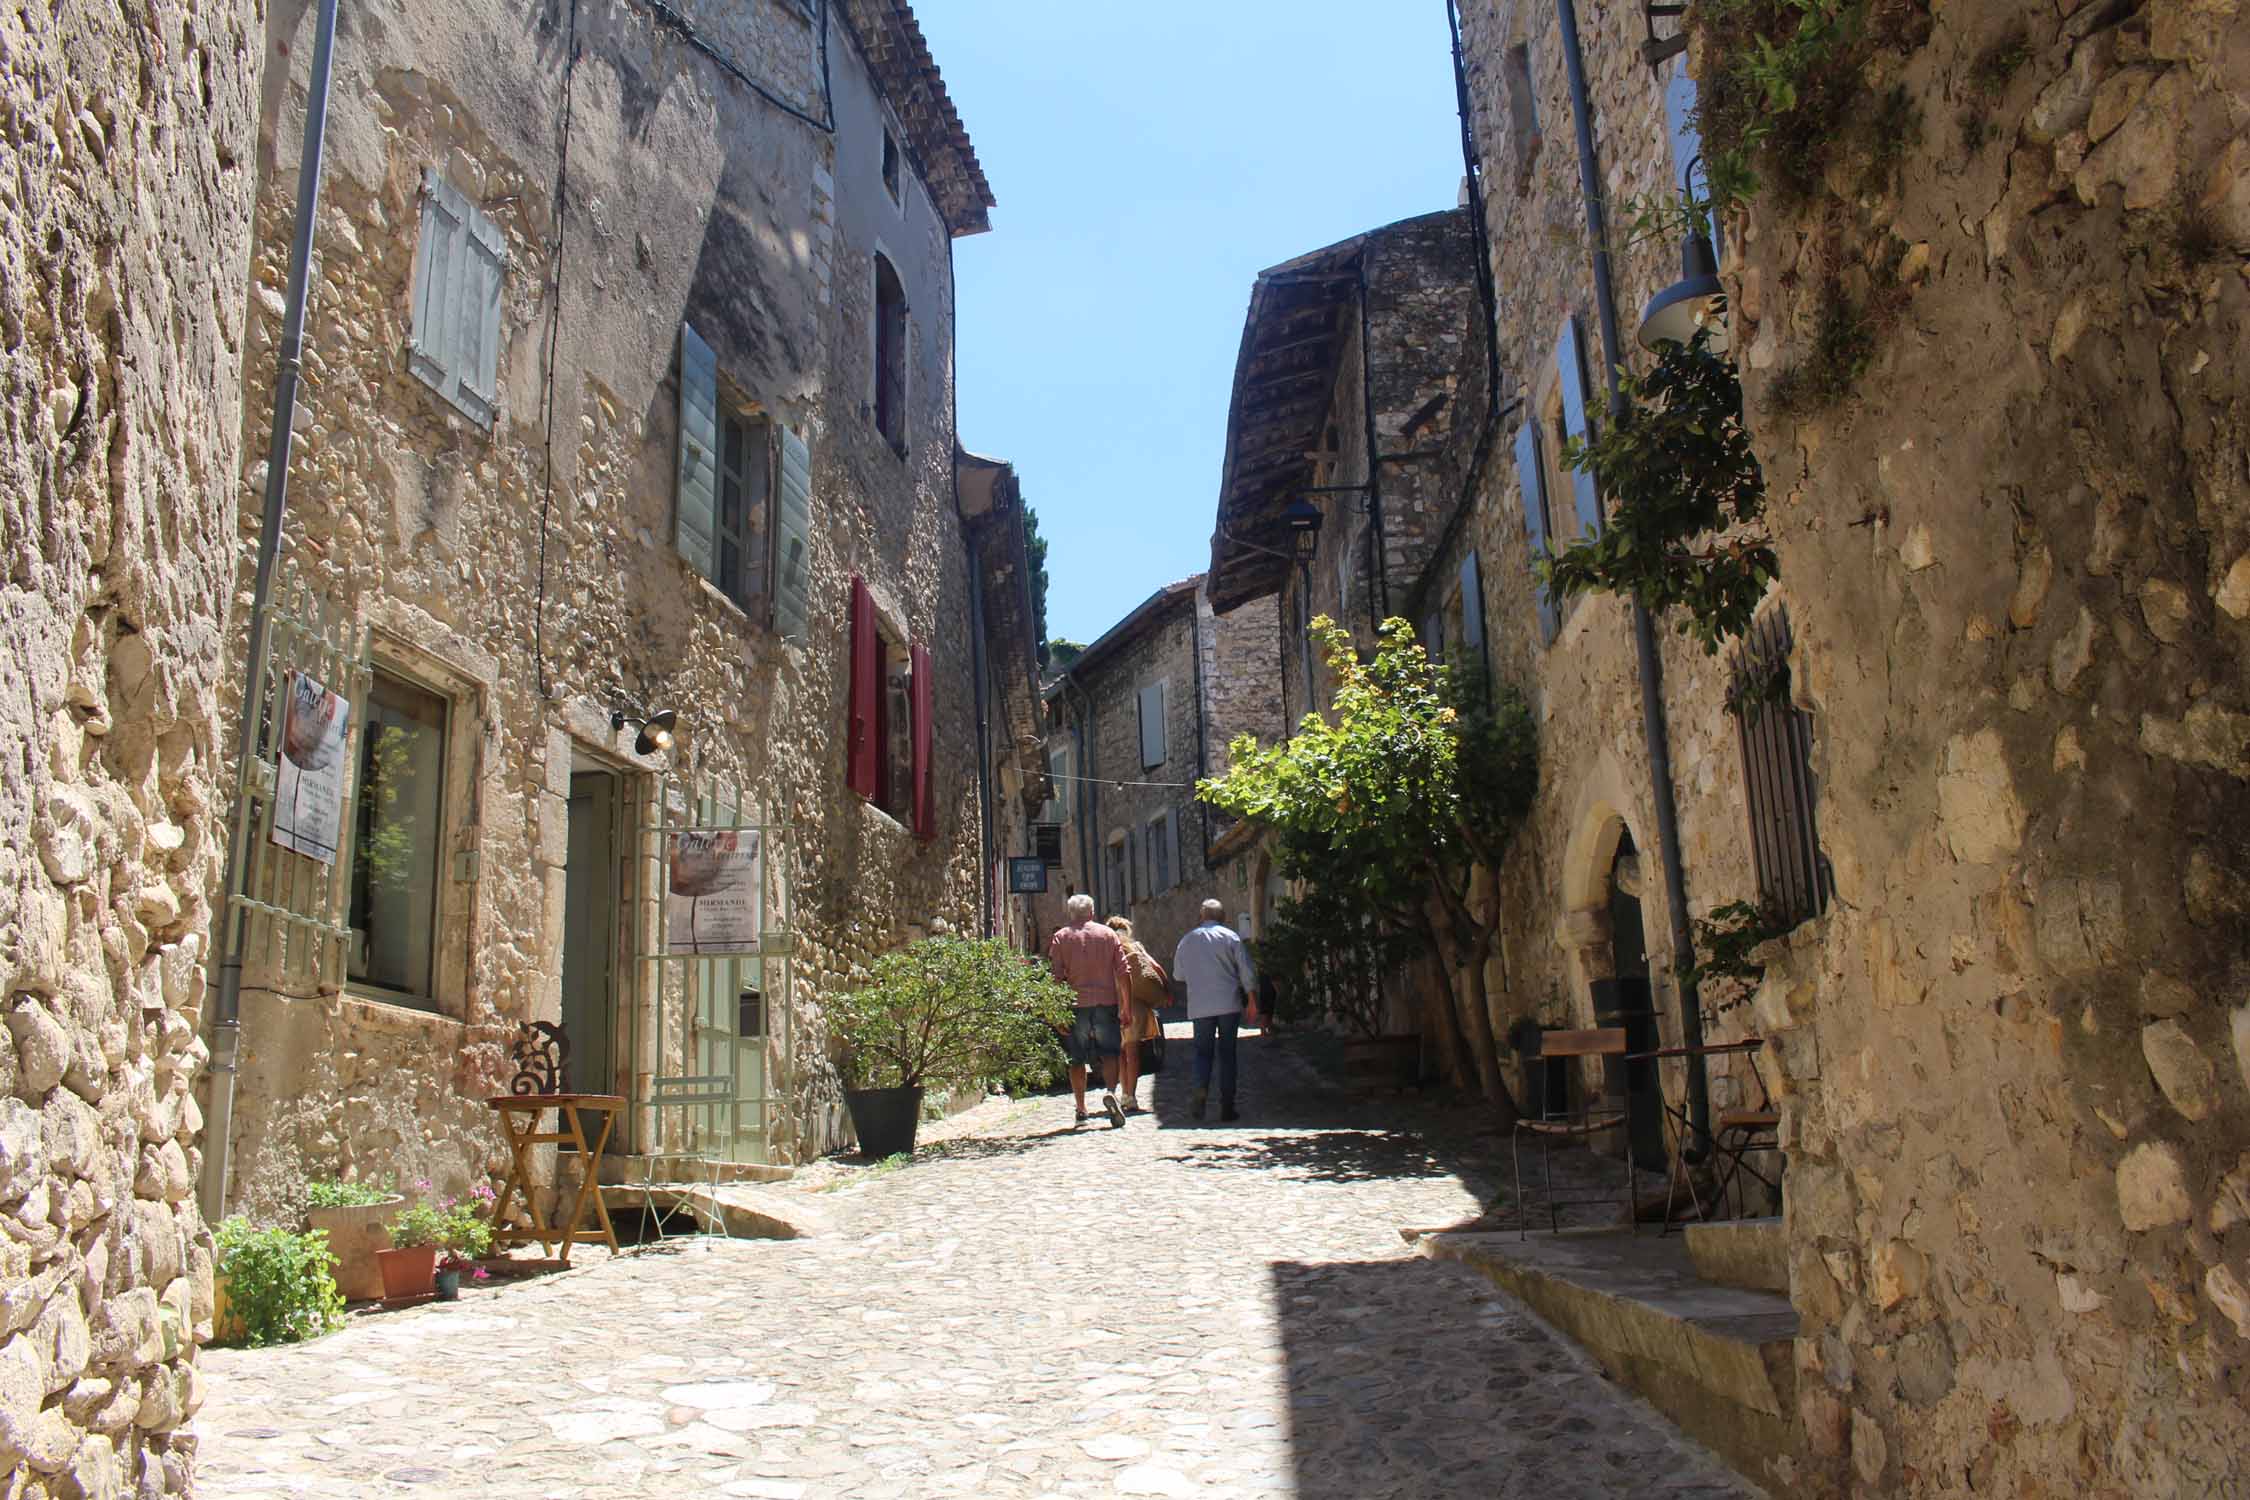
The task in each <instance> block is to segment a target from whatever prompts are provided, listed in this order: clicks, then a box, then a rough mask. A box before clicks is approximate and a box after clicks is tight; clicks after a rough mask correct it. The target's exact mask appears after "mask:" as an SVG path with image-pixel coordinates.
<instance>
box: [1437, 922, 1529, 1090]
mask: <svg viewBox="0 0 2250 1500" xmlns="http://www.w3.org/2000/svg"><path fill="white" fill-rule="evenodd" d="M1446 926H1447V927H1448V928H1450V926H1451V924H1450V923H1448V924H1446ZM1490 934H1491V929H1490V928H1480V929H1479V931H1478V937H1477V940H1475V941H1473V942H1471V943H1469V944H1468V945H1467V947H1466V950H1465V951H1463V950H1461V949H1458V948H1456V947H1455V945H1454V944H1452V943H1449V942H1448V941H1446V935H1445V931H1444V930H1442V929H1441V930H1440V931H1439V932H1438V933H1437V934H1436V937H1437V944H1438V963H1439V964H1440V966H1441V967H1443V969H1444V970H1445V988H1446V993H1447V995H1448V996H1449V997H1450V998H1451V999H1452V1002H1453V1012H1454V1025H1455V1027H1456V1028H1457V1031H1458V1034H1459V1035H1461V1036H1462V1037H1463V1038H1464V1039H1465V1040H1466V1042H1467V1045H1468V1053H1469V1057H1470V1059H1471V1060H1472V1061H1473V1062H1474V1063H1475V1064H1476V1076H1477V1083H1478V1085H1479V1086H1480V1087H1481V1088H1482V1089H1483V1090H1484V1096H1485V1097H1486V1098H1487V1099H1490V1100H1491V1101H1492V1102H1493V1103H1495V1104H1499V1105H1501V1106H1502V1107H1503V1108H1504V1109H1505V1110H1506V1111H1507V1113H1508V1116H1509V1119H1510V1120H1511V1121H1512V1120H1513V1119H1514V1118H1515V1113H1516V1110H1515V1100H1514V1099H1513V1098H1512V1097H1511V1096H1510V1095H1509V1093H1508V1085H1507V1081H1506V1080H1505V1079H1503V1078H1502V1077H1501V1076H1500V1054H1499V1049H1498V1048H1497V1047H1495V1046H1494V1045H1493V1041H1492V1018H1491V1017H1490V1016H1488V1015H1486V1014H1485V1009H1484V956H1485V954H1486V952H1487V951H1489V949H1490V947H1491V935H1490Z"/></svg>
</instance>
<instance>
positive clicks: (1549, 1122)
mask: <svg viewBox="0 0 2250 1500" xmlns="http://www.w3.org/2000/svg"><path fill="white" fill-rule="evenodd" d="M1625 1046H1626V1043H1625V1028H1624V1027H1622V1026H1604V1027H1598V1028H1596V1029H1594V1030H1590V1031H1550V1032H1547V1033H1546V1034H1545V1035H1544V1036H1542V1037H1541V1038H1540V1046H1539V1056H1540V1058H1541V1059H1542V1060H1545V1059H1549V1058H1557V1057H1563V1058H1585V1057H1600V1058H1612V1057H1614V1058H1616V1059H1617V1060H1618V1062H1619V1065H1620V1066H1619V1067H1618V1069H1617V1070H1616V1072H1617V1076H1616V1078H1615V1080H1614V1081H1615V1083H1616V1085H1617V1087H1618V1089H1619V1091H1620V1092H1619V1094H1618V1095H1617V1096H1616V1098H1615V1099H1614V1100H1613V1099H1612V1098H1611V1097H1609V1096H1608V1095H1607V1093H1606V1092H1605V1093H1603V1094H1602V1095H1600V1096H1598V1097H1595V1096H1586V1097H1582V1099H1581V1101H1580V1103H1579V1104H1578V1105H1577V1107H1575V1108H1573V1107H1572V1106H1571V1105H1570V1104H1569V1102H1568V1101H1567V1099H1566V1100H1563V1101H1556V1100H1552V1099H1549V1100H1545V1101H1543V1102H1542V1104H1541V1108H1540V1113H1539V1117H1538V1118H1537V1119H1524V1118H1518V1119H1517V1121H1516V1128H1515V1135H1514V1142H1513V1145H1514V1153H1513V1154H1514V1157H1515V1169H1516V1213H1517V1215H1518V1218H1517V1221H1516V1224H1517V1229H1518V1231H1519V1234H1518V1237H1519V1238H1522V1239H1529V1238H1530V1237H1531V1216H1530V1214H1529V1212H1528V1211H1527V1210H1526V1209H1525V1206H1524V1198H1523V1138H1524V1137H1525V1136H1527V1135H1530V1136H1536V1137H1538V1139H1539V1150H1540V1160H1541V1166H1542V1168H1543V1169H1544V1172H1545V1175H1546V1186H1547V1229H1548V1232H1549V1233H1550V1234H1555V1233H1560V1232H1561V1230H1562V1221H1561V1219H1560V1217H1559V1216H1558V1215H1557V1214H1556V1212H1555V1210H1556V1209H1558V1208H1562V1207H1565V1206H1566V1205H1568V1204H1576V1203H1607V1202H1609V1201H1610V1200H1609V1199H1607V1198H1572V1199H1557V1198H1556V1197H1555V1157H1554V1143H1555V1141H1556V1140H1557V1139H1563V1140H1579V1141H1583V1140H1590V1139H1591V1138H1592V1137H1594V1136H1596V1135H1600V1134H1601V1133H1603V1132H1604V1131H1611V1130H1614V1131H1617V1132H1618V1133H1619V1137H1620V1139H1621V1140H1622V1141H1623V1143H1624V1156H1625V1199H1624V1203H1625V1222H1626V1223H1627V1224H1629V1225H1632V1227H1633V1230H1634V1232H1635V1233H1638V1232H1639V1230H1640V1225H1639V1224H1638V1223H1636V1222H1635V1215H1634V1196H1635V1190H1636V1188H1637V1186H1638V1184H1637V1183H1636V1182H1635V1180H1634V1178H1635V1165H1634V1161H1633V1095H1632V1090H1631V1089H1630V1088H1628V1087H1626V1079H1625V1077H1624V1069H1623V1063H1624V1060H1625V1056H1626V1053H1625ZM1603 1071H1604V1073H1605V1074H1607V1073H1608V1072H1609V1071H1610V1070H1609V1069H1607V1068H1604V1070H1603ZM1610 1081H1611V1080H1610V1079H1608V1078H1607V1077H1605V1078H1604V1080H1603V1083H1604V1087H1605V1090H1606V1087H1607V1085H1608V1084H1609V1083H1610ZM1558 1102H1560V1103H1561V1105H1562V1107H1561V1108H1560V1109H1557V1108H1555V1106H1556V1104H1557V1103H1558Z"/></svg>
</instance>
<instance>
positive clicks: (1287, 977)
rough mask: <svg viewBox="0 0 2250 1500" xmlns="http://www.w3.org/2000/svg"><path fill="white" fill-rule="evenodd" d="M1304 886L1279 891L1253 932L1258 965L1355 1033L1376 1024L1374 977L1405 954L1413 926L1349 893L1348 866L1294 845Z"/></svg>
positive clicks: (1300, 1000)
mask: <svg viewBox="0 0 2250 1500" xmlns="http://www.w3.org/2000/svg"><path fill="white" fill-rule="evenodd" d="M1295 868H1296V870H1297V872H1298V878H1300V879H1302V880H1303V881H1304V886H1303V894H1301V895H1297V896H1289V897H1284V898H1283V899H1282V900H1281V902H1280V903H1279V904H1278V905H1277V906H1276V907H1275V909H1274V913H1273V919H1272V921H1271V922H1269V923H1268V924H1267V926H1266V931H1265V935H1264V936H1263V937H1261V938H1259V939H1258V972H1259V973H1260V974H1262V975H1264V976H1266V977H1267V978H1270V979H1272V980H1273V981H1274V983H1275V984H1277V985H1278V986H1280V988H1281V991H1282V993H1283V994H1285V995H1288V996H1290V997H1291V1001H1292V1004H1303V1005H1306V1006H1308V1007H1309V1008H1311V1009H1313V1010H1315V1011H1317V1012H1318V1013H1319V1014H1321V1015H1324V1016H1326V1017H1327V1018H1328V1019H1329V1020H1331V1021H1334V1022H1335V1023H1336V1024H1337V1025H1339V1026H1341V1027H1343V1028H1344V1029H1345V1030H1348V1031H1352V1032H1356V1033H1358V1034H1359V1035H1361V1036H1370V1037H1371V1036H1376V1035H1379V1034H1380V1033H1381V1031H1382V1025H1383V1007H1382V991H1381V989H1380V987H1379V986H1380V984H1381V981H1382V977H1383V976H1384V975H1385V974H1389V973H1392V972H1395V971H1396V970H1397V969H1398V968H1399V967H1400V966H1401V965H1403V964H1405V963H1407V962H1409V961H1410V960H1411V959H1412V958H1413V957H1414V953H1415V951H1416V949H1417V947H1418V944H1417V943H1416V940H1415V938H1414V936H1413V935H1412V934H1411V933H1408V932H1404V931H1401V930H1400V929H1399V928H1397V927H1395V926H1392V925H1390V924H1388V923H1385V922H1382V921H1380V920H1378V919H1377V918H1375V917H1373V916H1371V915H1370V914H1369V913H1368V911H1367V909H1366V908H1365V907H1364V906H1362V905H1361V904H1360V903H1359V902H1358V900H1357V898H1356V897H1355V896H1354V894H1353V891H1352V886H1353V884H1354V882H1353V881H1352V880H1351V878H1350V874H1351V872H1350V871H1349V870H1348V868H1329V867H1327V863H1326V862H1325V861H1319V860H1316V859H1315V858H1312V857H1310V852H1309V851H1300V858H1299V859H1298V860H1297V861H1296V862H1295Z"/></svg>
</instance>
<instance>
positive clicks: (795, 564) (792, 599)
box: [773, 424, 812, 640]
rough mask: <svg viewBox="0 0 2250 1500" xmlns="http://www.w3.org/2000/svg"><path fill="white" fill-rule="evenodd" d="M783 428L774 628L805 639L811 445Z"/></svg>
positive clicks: (780, 429) (808, 609)
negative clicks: (807, 445)
mask: <svg viewBox="0 0 2250 1500" xmlns="http://www.w3.org/2000/svg"><path fill="white" fill-rule="evenodd" d="M775 431H777V432H779V433H780V434H781V490H780V495H779V500H780V503H779V504H778V505H776V506H775V507H774V523H775V524H774V533H773V535H774V566H773V630H774V634H776V635H778V636H781V637H783V638H784V639H787V640H803V639H805V635H806V629H807V621H808V619H809V617H810V613H811V609H812V450H811V449H810V448H808V447H806V446H805V440H804V439H803V438H801V437H799V436H797V434H795V433H794V432H791V431H790V430H789V429H788V428H786V427H782V426H780V425H779V424H776V426H775Z"/></svg>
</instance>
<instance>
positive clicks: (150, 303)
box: [0, 0, 257, 1500]
mask: <svg viewBox="0 0 2250 1500" xmlns="http://www.w3.org/2000/svg"><path fill="white" fill-rule="evenodd" d="M250 23H251V10H250V7H248V6H247V5H239V4H232V3H227V0H215V3H185V0H157V3H154V4H151V5H147V6H141V7H136V8H134V9H132V10H130V11H123V12H121V11H119V10H118V9H117V8H116V7H99V6H92V5H83V4H77V3H65V4H63V5H61V6H59V7H42V8H41V9H40V10H39V11H38V13H37V14H36V15H33V14H29V13H23V12H16V11H11V12H9V13H8V14H7V15H6V16H5V17H0V87H4V88H5V90H6V95H7V100H8V108H7V115H8V120H9V124H8V127H7V136H8V154H9V159H10V163H11V165H10V170H9V181H8V186H7V188H6V190H5V191H0V329H4V330H5V334H6V337H5V340H4V342H5V345H6V354H5V356H4V358H0V380H4V382H5V399H4V400H0V472H4V475H5V479H4V482H0V546H4V547H5V550H6V553H7V558H8V578H7V582H6V584H5V585H4V587H0V619H4V620H5V622H6V623H5V626H4V627H0V630H4V635H5V641H4V644H0V724H4V725H5V726H6V732H7V738H8V743H9V746H10V749H9V751H8V754H7V756H6V764H5V767H4V768H0V1014H4V1016H5V1019H6V1023H7V1024H6V1026H5V1028H4V1029H0V1476H4V1477H0V1489H4V1490H5V1491H6V1493H7V1494H9V1495H10V1496H23V1497H27V1500H29V1497H41V1496H47V1495H56V1496H64V1495H69V1496H80V1495H84V1496H105V1497H106V1496H115V1495H119V1494H124V1493H135V1494H141V1495H158V1494H183V1493H185V1492H186V1490H187V1487H188V1480H189V1468H190V1463H191V1460H192V1456H193V1451H194V1440H193V1438H192V1437H191V1436H190V1435H188V1433H187V1432H186V1429H185V1424H186V1423H187V1420H188V1418H189V1417H190V1416H191V1415H192V1414H193V1413H194V1411H195V1409H196V1407H197V1405H198V1404H200V1402H201V1399H202V1388H201V1378H200V1376H199V1375H198V1374H197V1372H196V1368H195V1346H196V1343H197V1341H198V1339H199V1338H200V1337H203V1336H207V1335H208V1333H209V1324H210V1317H211V1239H210V1235H209V1234H208V1232H207V1231H206V1229H205V1226H204V1224H203V1222H202V1220H201V1218H200V1217H199V1216H198V1215H197V1213H196V1210H195V1206H194V1203H193V1201H192V1196H191V1192H192V1187H193V1183H194V1177H195V1172H196V1170H197V1167H198V1165H199V1163H200V1157H201V1153H200V1152H199V1151H198V1150H197V1137H198V1134H199V1132H200V1130H201V1116H200V1114H199V1113H198V1111H197V1107H196V1104H195V1102H194V1100H193V1098H192V1097H191V1096H190V1094H189V1086H190V1082H191V1079H192V1076H193V1074H194V1072H195V1070H196V1068H197V1067H198V1066H199V1065H200V1063H201V1062H202V1060H203V1057H204V1051H203V1044H202V1042H201V1041H200V1039H199V1038H198V1037H197V1035H196V1026H197V1021H198V1019H199V1016H200V1012H201V1008H202V1005H203V1000H204V975H203V965H204V958H205V953H206V947H205V940H206V936H207V934H208V931H209V927H210V916H211V913H210V908H209V905H208V901H207V891H208V889H209V887H210V885H211V883H212V880H213V877H214V875H215V872H216V867H217V865H218V863H219V861H220V859H221V858H222V853H223V851H222V847H221V845H220V844H219V842H218V839H217V838H216V837H215V836H214V834H213V831H212V826H211V824H210V822H209V813H210V809H211V806H212V804H213V802H214V800H215V798H216V788H217V786H218V784H219V783H220V781H221V780H222V779H223V778H222V775H221V772H220V769H219V765H220V763H219V761H218V757H217V743H216V739H217V736H216V733H215V725H214V720H215V718H216V715H217V703H216V689H217V682H218V678H219V676H220V673H221V671H222V655H221V650H220V647H221V641H222V639H223V632H222V629H221V620H220V611H221V609H222V608H223V601H224V600H225V598H226V594H227V569H228V566H229V550H228V549H229V546H230V543H231V537H230V534H229V532H228V529H227V525H226V517H227V504H228V484H229V482H230V480H231V477H232V475H233V474H234V472H235V468H236V459H235V448H236V441H237V439H236V431H237V429H236V416H237V412H236V402H237V400H238V397H239V391H238V386H237V369H238V358H239V350H240V348H241V324H240V316H241V314H240V308H241V293H240V285H241V282H240V278H241V273H242V257H243V254H244V251H245V249H246V247H247V245H248V243H249V228H250V225H249V204H250V193H251V182H250V176H251V173H250V169H249V165H248V154H249V150H250V130H251V123H252V120H253V117H254V103H255V101H254V93H255V80H256V76H257V58H256V52H255V43H254V40H253V38H252V35H251V33H250V30H249V27H250Z"/></svg>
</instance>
